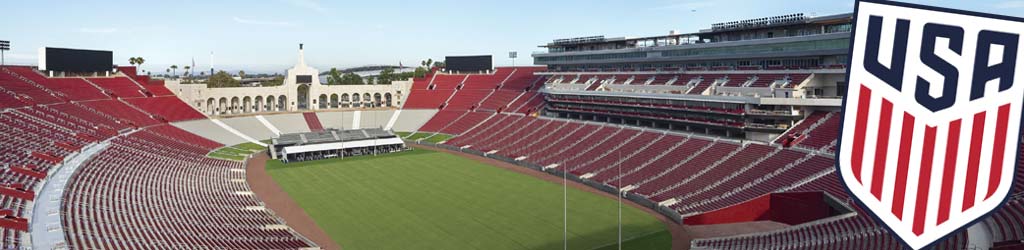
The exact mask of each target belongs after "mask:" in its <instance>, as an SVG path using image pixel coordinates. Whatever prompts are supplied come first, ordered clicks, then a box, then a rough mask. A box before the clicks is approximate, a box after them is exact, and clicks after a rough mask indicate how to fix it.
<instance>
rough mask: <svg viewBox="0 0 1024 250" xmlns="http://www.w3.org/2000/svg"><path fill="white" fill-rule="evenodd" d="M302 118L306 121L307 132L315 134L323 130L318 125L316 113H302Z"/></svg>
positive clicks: (318, 119) (321, 126)
mask: <svg viewBox="0 0 1024 250" xmlns="http://www.w3.org/2000/svg"><path fill="white" fill-rule="evenodd" d="M302 117H303V118H304V119H306V125H307V126H309V131H312V132H317V131H323V130H324V126H323V125H321V124H320V118H319V117H317V116H316V113H314V112H305V113H302Z"/></svg>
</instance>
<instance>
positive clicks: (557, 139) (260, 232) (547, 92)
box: [0, 13, 1024, 250]
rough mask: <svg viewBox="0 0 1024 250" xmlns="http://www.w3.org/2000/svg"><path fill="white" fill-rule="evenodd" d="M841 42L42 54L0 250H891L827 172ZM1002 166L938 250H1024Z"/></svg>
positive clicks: (17, 99) (835, 124)
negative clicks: (350, 79) (184, 67)
mask: <svg viewBox="0 0 1024 250" xmlns="http://www.w3.org/2000/svg"><path fill="white" fill-rule="evenodd" d="M852 27H853V14H851V13H847V14H836V15H821V16H815V15H807V14H790V15H782V16H771V17H758V18H753V19H747V20H737V21H732V22H725V23H715V24H710V27H709V28H706V29H701V30H699V31H695V32H691V33H681V32H672V33H670V34H663V35H651V36H644V37H637V38H627V37H604V36H590V37H577V38H567V39H553V40H552V41H551V42H549V43H546V44H542V45H540V47H541V48H543V49H544V50H545V51H543V52H538V53H534V54H532V55H531V56H532V57H533V64H534V65H531V66H508V67H504V66H501V67H495V66H494V65H492V61H493V58H492V56H489V55H483V56H449V57H447V58H446V60H445V61H444V64H443V65H440V67H432V66H433V65H425V66H427V67H424V68H425V69H426V70H425V72H424V74H422V75H415V74H412V75H411V76H410V77H407V78H396V79H393V80H391V81H388V82H386V83H382V82H381V81H382V80H378V82H377V84H362V85H339V84H328V82H329V81H330V82H333V81H334V79H330V78H331V76H329V75H324V74H322V73H321V72H323V71H322V70H321V69H316V68H313V67H312V66H310V65H308V64H307V63H306V58H310V57H316V56H317V52H316V51H317V50H325V48H323V47H325V46H313V45H311V46H304V45H299V46H298V50H297V51H296V54H297V55H296V58H297V61H296V62H295V63H294V66H293V67H291V68H289V69H287V70H286V73H285V74H284V75H283V76H282V82H280V83H279V85H274V84H266V82H263V84H262V85H261V84H251V85H244V86H239V87H214V86H211V85H209V84H195V83H194V82H191V81H196V80H187V79H183V78H177V77H167V76H152V75H148V74H142V73H140V72H138V70H137V67H135V66H123V65H116V63H115V62H113V59H112V58H113V57H112V54H113V53H117V52H116V51H98V50H85V49H69V48H51V47H46V48H40V49H39V55H38V58H39V63H38V64H36V65H5V66H2V67H0V92H2V93H0V108H2V113H0V123H2V126H0V135H2V136H0V139H2V140H3V143H0V159H2V161H0V167H2V170H0V175H2V178H3V183H0V186H2V187H0V197H2V199H3V201H2V203H0V204H2V207H0V213H2V214H3V215H4V218H2V219H0V228H2V229H3V230H2V231H0V237H2V241H3V242H2V244H3V245H2V247H3V248H4V249H342V248H345V249H903V247H904V246H902V245H901V243H900V241H899V240H897V239H896V238H894V236H893V235H892V234H891V232H889V231H888V229H887V228H885V227H884V226H883V225H881V224H879V223H878V222H877V221H876V220H874V219H872V218H871V217H870V216H868V215H867V214H866V213H865V211H864V209H863V208H862V207H860V205H858V204H857V203H856V202H854V201H853V198H852V197H851V195H850V194H849V193H848V192H847V190H846V189H845V188H844V186H843V184H842V181H841V179H840V177H839V176H838V174H837V173H836V171H837V170H836V167H835V164H836V149H837V138H838V137H839V133H840V132H839V131H840V127H839V126H840V123H841V113H840V112H841V110H842V105H843V99H842V97H843V95H844V94H845V93H846V92H847V89H846V87H847V84H846V82H845V81H846V79H847V78H846V74H847V63H848V61H849V51H850V45H849V43H850V37H851V30H852ZM314 47H316V48H314ZM133 64H134V62H133ZM428 67H429V68H428ZM211 70H212V69H211ZM210 75H211V76H210V79H211V80H210V81H212V77H213V75H214V72H212V71H211V72H210ZM239 78H241V79H240V80H241V81H242V82H243V83H245V82H246V81H250V82H254V83H260V82H261V81H264V80H260V79H245V78H242V76H239ZM197 79H199V80H200V81H201V78H197ZM1021 164H1024V163H1021ZM1016 174H1017V177H1016V178H1015V181H1016V182H1015V183H1014V184H1013V191H1012V194H1011V198H1010V199H1009V200H1008V201H1007V202H1006V204H1005V206H1003V207H1002V208H1001V209H999V210H997V211H996V212H994V213H993V214H992V215H991V216H989V217H987V218H985V219H983V220H981V221H980V222H978V223H976V224H974V225H972V226H970V227H969V228H966V229H964V230H960V231H958V232H956V233H955V234H953V235H952V236H950V237H947V238H945V239H943V240H942V241H941V242H940V243H939V244H937V245H935V249H950V250H953V249H1021V248H1024V167H1022V166H1021V165H1020V164H1018V165H1017V166H1016Z"/></svg>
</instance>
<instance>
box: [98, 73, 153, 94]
mask: <svg viewBox="0 0 1024 250" xmlns="http://www.w3.org/2000/svg"><path fill="white" fill-rule="evenodd" d="M86 80H88V81H90V82H92V83H95V84H96V86H99V87H100V88H103V89H106V90H109V91H110V92H113V93H114V94H115V95H117V96H118V97H122V98H128V97H145V95H144V94H142V93H143V90H142V89H141V88H139V85H137V84H135V82H133V81H132V80H131V79H128V78H127V77H97V78H86Z"/></svg>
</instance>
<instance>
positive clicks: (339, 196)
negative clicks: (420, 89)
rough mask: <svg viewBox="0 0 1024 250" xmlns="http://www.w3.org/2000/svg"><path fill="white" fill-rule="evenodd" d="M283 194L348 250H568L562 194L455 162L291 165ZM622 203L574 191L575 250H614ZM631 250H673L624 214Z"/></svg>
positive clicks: (279, 172) (630, 211)
mask: <svg viewBox="0 0 1024 250" xmlns="http://www.w3.org/2000/svg"><path fill="white" fill-rule="evenodd" d="M267 172H268V173H269V174H270V176H271V177H273V179H274V180H275V182H277V184H278V185H280V187H281V188H282V189H283V190H284V191H285V192H287V193H288V194H289V196H291V198H292V199H293V200H294V201H295V202H296V203H298V204H299V206H301V207H302V208H303V209H304V210H305V211H306V213H307V214H309V216H310V217H312V218H313V220H315V221H316V222H317V225H318V226H319V227H320V228H322V229H323V230H324V231H325V232H326V233H327V234H328V235H330V237H331V238H332V239H333V240H334V241H335V242H337V243H338V244H340V245H341V246H342V247H343V248H344V249H562V230H563V229H562V228H563V227H562V225H563V221H562V220H563V217H562V187H561V185H558V184H555V183H551V182H548V181H544V180H540V179H537V178H535V177H532V176H528V175H524V174H520V173H516V172H513V171H509V170H506V169H502V168H499V167H495V166H489V165H487V164H484V163H482V162H478V161H475V160H472V159H466V158H462V157H459V156H455V155H452V154H448V153H442V152H435V151H429V150H422V149H417V150H414V151H409V152H403V153H396V154H391V155H384V156H366V157H353V158H347V159H343V160H342V159H334V160H325V161H316V162H305V163H292V164H288V165H284V164H282V163H280V162H279V161H269V162H267ZM616 209H617V204H616V202H615V200H613V199H609V198H607V197H601V196H599V195H596V194H592V193H588V192H586V191H581V190H577V189H573V188H570V189H569V238H570V240H569V249H614V248H615V245H614V243H615V239H616V235H617V228H616ZM622 211H623V223H624V224H623V225H624V226H623V228H624V233H623V238H624V239H635V240H632V241H629V242H628V244H626V245H625V246H626V247H625V249H669V248H670V247H671V241H672V239H671V236H670V234H669V232H668V231H667V228H666V226H665V225H664V224H663V223H662V222H661V221H659V220H658V219H657V218H655V217H654V216H652V215H650V214H648V213H646V212H644V211H642V210H640V209H637V208H634V207H631V206H628V205H624V206H623V209H622Z"/></svg>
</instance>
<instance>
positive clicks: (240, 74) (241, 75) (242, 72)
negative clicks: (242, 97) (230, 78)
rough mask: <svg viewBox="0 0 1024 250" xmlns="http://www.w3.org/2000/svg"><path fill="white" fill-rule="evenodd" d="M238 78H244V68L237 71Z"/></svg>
mask: <svg viewBox="0 0 1024 250" xmlns="http://www.w3.org/2000/svg"><path fill="white" fill-rule="evenodd" d="M238 78H245V70H239V71H238Z"/></svg>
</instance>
